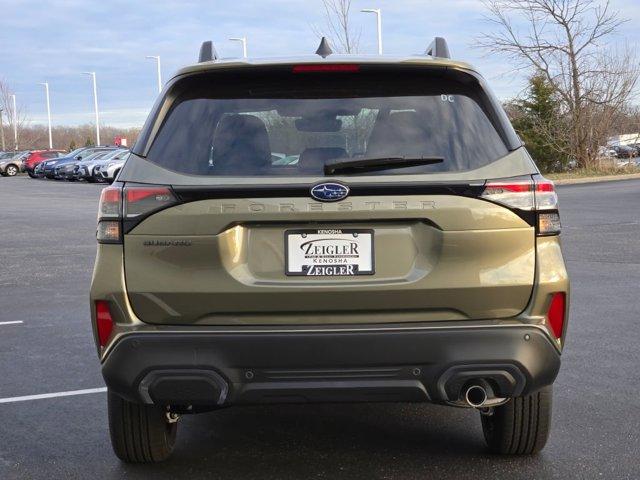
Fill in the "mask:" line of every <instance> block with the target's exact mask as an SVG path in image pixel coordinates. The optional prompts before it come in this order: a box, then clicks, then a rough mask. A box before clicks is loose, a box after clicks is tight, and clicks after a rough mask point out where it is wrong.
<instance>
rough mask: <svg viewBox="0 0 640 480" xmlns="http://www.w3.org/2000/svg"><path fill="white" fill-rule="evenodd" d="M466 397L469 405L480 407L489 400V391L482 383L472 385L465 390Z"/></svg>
mask: <svg viewBox="0 0 640 480" xmlns="http://www.w3.org/2000/svg"><path fill="white" fill-rule="evenodd" d="M464 399H465V401H466V402H467V404H468V405H469V406H471V407H473V408H480V407H482V406H483V405H484V404H485V403H486V402H487V399H488V395H487V391H486V390H485V388H484V387H483V386H481V385H471V386H470V387H469V388H467V390H466V391H465V392H464Z"/></svg>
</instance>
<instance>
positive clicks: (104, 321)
mask: <svg viewBox="0 0 640 480" xmlns="http://www.w3.org/2000/svg"><path fill="white" fill-rule="evenodd" d="M96 330H97V331H98V343H99V344H100V346H101V347H104V346H105V345H106V344H107V341H108V340H109V337H110V336H111V332H112V331H113V318H112V317H111V310H110V309H109V302H107V301H105V300H96Z"/></svg>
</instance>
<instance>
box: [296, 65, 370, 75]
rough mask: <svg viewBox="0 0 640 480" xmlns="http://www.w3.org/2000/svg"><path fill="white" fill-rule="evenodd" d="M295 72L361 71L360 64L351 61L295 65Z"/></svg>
mask: <svg viewBox="0 0 640 480" xmlns="http://www.w3.org/2000/svg"><path fill="white" fill-rule="evenodd" d="M292 71H293V73H323V72H324V73H331V72H343V73H355V72H359V71H360V65H354V64H351V63H322V64H310V65H295V66H294V67H293V70H292Z"/></svg>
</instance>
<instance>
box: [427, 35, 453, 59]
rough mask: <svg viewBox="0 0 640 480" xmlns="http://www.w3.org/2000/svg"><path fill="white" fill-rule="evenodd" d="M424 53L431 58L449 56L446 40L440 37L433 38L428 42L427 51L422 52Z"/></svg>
mask: <svg viewBox="0 0 640 480" xmlns="http://www.w3.org/2000/svg"><path fill="white" fill-rule="evenodd" d="M424 54H425V55H429V56H431V57H433V58H451V53H450V52H449V45H447V41H446V40H445V39H444V38H442V37H436V38H434V39H433V42H431V43H430V44H429V46H428V47H427V51H426V52H424Z"/></svg>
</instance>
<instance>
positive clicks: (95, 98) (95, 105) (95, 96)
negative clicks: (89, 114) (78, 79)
mask: <svg viewBox="0 0 640 480" xmlns="http://www.w3.org/2000/svg"><path fill="white" fill-rule="evenodd" d="M82 74H83V75H90V76H91V78H92V80H93V108H94V109H95V111H96V145H100V115H99V114H98V87H97V85H96V72H82Z"/></svg>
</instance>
